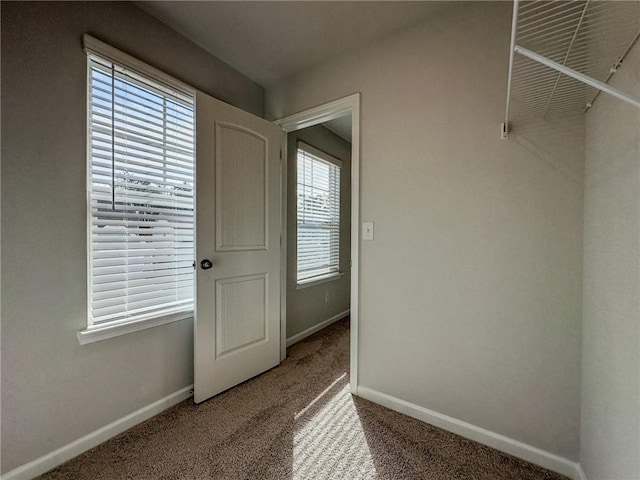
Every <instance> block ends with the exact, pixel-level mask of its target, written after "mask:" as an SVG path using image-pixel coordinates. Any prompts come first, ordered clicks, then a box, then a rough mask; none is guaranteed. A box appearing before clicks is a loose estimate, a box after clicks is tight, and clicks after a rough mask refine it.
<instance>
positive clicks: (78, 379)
mask: <svg viewBox="0 0 640 480" xmlns="http://www.w3.org/2000/svg"><path fill="white" fill-rule="evenodd" d="M86 32H88V33H90V34H92V35H94V36H96V37H98V38H100V39H102V40H104V41H106V42H109V43H111V44H113V45H114V46H115V47H118V48H121V49H123V50H124V51H126V52H128V53H131V54H133V55H135V56H137V57H139V58H140V59H142V60H145V61H147V62H149V63H151V64H152V65H154V66H156V67H158V68H160V69H162V70H165V71H166V72H167V73H170V74H173V75H175V76H177V77H178V78H180V79H182V80H184V81H185V82H187V83H190V84H192V85H194V86H195V87H198V88H200V89H202V90H204V91H205V92H207V93H209V94H211V95H213V96H216V97H218V98H220V99H222V100H225V101H227V102H230V103H233V104H235V105H236V106H239V107H241V108H244V109H246V110H249V111H251V112H253V113H256V114H261V113H262V107H263V90H262V88H261V87H260V86H258V85H256V84H255V83H253V82H251V81H250V80H248V79H247V78H245V77H243V76H242V75H240V74H239V73H238V72H236V71H234V70H232V69H231V68H230V67H228V66H227V65H225V64H223V63H222V62H220V61H219V60H217V59H215V58H213V57H211V56H210V55H209V54H207V53H206V52H204V51H203V50H202V49H200V48H198V47H196V46H195V45H193V44H192V43H190V42H188V41H187V40H185V39H184V38H183V37H181V36H179V35H178V34H176V33H175V32H173V31H172V30H170V29H168V28H167V27H165V26H163V25H162V24H161V23H159V22H158V21H157V20H155V19H153V18H152V17H150V16H148V15H147V14H146V13H144V12H142V11H141V10H140V9H138V8H137V7H135V6H133V5H132V4H130V3H125V2H122V3H120V2H118V3H103V2H87V3H75V2H74V3H66V4H65V3H37V2H33V3H32V2H5V3H3V4H2V432H1V434H2V472H6V471H8V470H11V469H13V468H15V467H17V466H19V465H22V464H24V463H26V462H29V461H31V460H34V459H35V458H37V457H39V456H41V455H44V454H46V453H49V452H51V451H52V450H54V449H57V448H59V447H61V446H63V445H65V444H67V443H69V442H71V441H73V440H76V439H77V438H79V437H81V436H83V435H85V434H87V433H89V432H91V431H93V430H96V429H97V428H100V427H102V426H104V425H106V424H108V423H110V422H112V421H114V420H116V419H119V418H121V417H123V416H124V415H127V414H129V413H131V412H132V411H135V410H137V409H139V408H141V407H143V406H146V405H148V404H150V403H152V402H153V401H155V400H158V399H159V398H162V397H164V396H166V395H168V394H170V393H173V392H175V391H177V390H179V389H180V388H183V387H185V386H187V385H189V384H190V383H192V379H193V340H192V336H193V327H192V322H191V321H190V320H188V321H183V322H178V323H172V324H170V325H165V326H162V327H156V328H153V329H149V330H144V331H142V332H138V333H134V334H130V335H125V336H121V337H117V338H113V339H109V340H105V341H102V342H98V343H93V344H89V345H83V346H81V345H79V343H78V340H77V337H76V334H77V332H78V331H79V330H81V329H83V328H84V327H85V326H86V308H87V296H86V207H85V206H86V201H85V198H86V193H85V183H86V177H85V175H86V167H85V164H86V140H85V136H86V93H85V92H86V85H85V84H86V56H85V54H84V52H83V51H82V45H81V36H82V34H83V33H86Z"/></svg>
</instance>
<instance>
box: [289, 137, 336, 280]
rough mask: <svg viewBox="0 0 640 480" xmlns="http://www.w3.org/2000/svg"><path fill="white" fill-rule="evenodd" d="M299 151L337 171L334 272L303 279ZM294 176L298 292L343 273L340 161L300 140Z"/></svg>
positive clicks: (297, 145)
mask: <svg viewBox="0 0 640 480" xmlns="http://www.w3.org/2000/svg"><path fill="white" fill-rule="evenodd" d="M300 150H302V151H303V152H306V153H307V154H309V155H310V156H311V157H316V158H317V159H319V161H321V162H324V163H328V164H331V165H333V166H334V167H336V168H337V171H338V176H339V177H338V181H337V185H336V188H337V214H338V220H337V222H336V225H337V230H338V236H337V246H336V248H337V252H338V254H337V262H336V270H335V271H330V272H327V273H324V274H320V275H315V276H311V277H305V278H303V279H300V278H299V273H300V272H299V269H298V255H299V251H300V249H299V241H298V238H299V226H300V224H299V222H298V218H299V217H298V187H299V182H298V173H299V172H298V170H299V160H298V156H299V152H300ZM311 160H312V161H318V160H315V159H313V158H312V159H311ZM295 165H296V174H295V179H296V180H295V182H296V183H295V185H296V189H295V192H296V237H295V238H296V270H295V273H296V276H295V278H296V282H295V284H296V290H300V289H303V288H309V287H313V286H315V285H319V284H323V283H327V282H331V281H334V280H338V279H340V278H341V277H342V276H343V275H344V272H343V271H341V270H340V257H341V255H340V241H341V239H342V228H341V222H342V211H341V208H340V206H341V205H340V203H341V186H342V161H341V160H339V159H338V158H336V157H334V156H332V155H329V154H328V153H326V152H324V151H322V150H320V149H318V148H316V147H314V146H312V145H309V144H308V143H306V142H304V141H302V140H298V141H297V142H296V163H295Z"/></svg>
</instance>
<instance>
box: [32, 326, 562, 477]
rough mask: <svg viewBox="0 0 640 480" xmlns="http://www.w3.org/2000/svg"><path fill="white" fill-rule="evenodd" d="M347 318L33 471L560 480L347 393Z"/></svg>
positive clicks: (102, 474)
mask: <svg viewBox="0 0 640 480" xmlns="http://www.w3.org/2000/svg"><path fill="white" fill-rule="evenodd" d="M348 372H349V324H348V320H342V321H339V322H337V323H335V324H333V325H331V326H330V327H328V328H326V329H324V330H322V331H320V332H318V333H316V334H315V335H313V336H311V337H309V338H308V339H306V340H304V341H302V342H299V343H297V344H296V345H293V346H292V347H290V348H289V349H288V352H287V358H286V360H285V361H284V362H283V363H282V364H281V365H280V366H278V367H276V368H274V369H272V370H270V371H268V372H266V373H264V374H262V375H260V376H258V377H256V378H254V379H252V380H249V381H247V382H245V383H243V384H241V385H239V386H237V387H235V388H233V389H231V390H228V391H227V392H225V393H223V394H221V395H218V396H217V397H215V398H213V399H211V400H208V401H206V402H203V403H202V404H200V405H196V404H194V403H193V401H192V400H187V401H184V402H182V403H180V404H178V405H176V406H175V407H173V408H171V409H169V410H167V411H165V412H163V413H162V414H160V415H158V416H156V417H154V418H152V419H150V420H148V421H146V422H144V423H142V424H140V425H138V426H136V427H134V428H132V429H130V430H128V431H126V432H124V433H122V434H120V435H118V436H116V437H114V438H112V439H111V440H109V441H107V442H105V443H103V444H102V445H99V446H98V447H96V448H94V449H92V450H90V451H88V452H86V453H84V454H82V455H80V456H79V457H76V458H75V459H73V460H70V461H69V462H67V463H65V464H63V465H62V466H60V467H58V468H56V469H54V470H52V471H50V472H48V473H46V474H45V475H43V476H42V477H40V478H42V479H51V480H53V479H66V480H68V479H92V480H93V479H124V478H126V479H150V480H151V479H194V480H195V479H267V480H271V479H273V480H276V479H277V480H285V479H300V480H302V479H304V480H306V479H313V480H316V479H317V480H320V479H388V480H403V479H406V480H409V479H429V480H445V479H446V480H453V479H455V480H467V479H468V480H471V479H474V480H485V479H486V480H503V479H504V480H506V479H517V480H567V479H566V477H563V476H561V475H558V474H555V473H552V472H549V471H546V470H544V469H542V468H539V467H536V466H534V465H531V464H529V463H526V462H524V461H522V460H519V459H516V458H514V457H511V456H509V455H506V454H503V453H500V452H498V451H496V450H493V449H491V448H488V447H485V446H483V445H480V444H479V443H476V442H473V441H470V440H467V439H465V438H462V437H460V436H457V435H455V434H452V433H449V432H446V431H444V430H441V429H438V428H435V427H432V426H430V425H427V424H425V423H422V422H420V421H418V420H415V419H412V418H410V417H407V416H404V415H401V414H399V413H396V412H393V411H391V410H388V409H386V408H384V407H381V406H379V405H376V404H373V403H371V402H368V401H366V400H363V399H360V398H356V397H353V396H351V394H350V393H349V373H348Z"/></svg>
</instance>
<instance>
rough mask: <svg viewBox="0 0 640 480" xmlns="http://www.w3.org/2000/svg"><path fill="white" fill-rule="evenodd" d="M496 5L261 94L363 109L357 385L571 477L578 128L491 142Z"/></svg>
mask: <svg viewBox="0 0 640 480" xmlns="http://www.w3.org/2000/svg"><path fill="white" fill-rule="evenodd" d="M510 26H511V4H510V3H508V2H468V3H466V4H465V5H463V6H462V7H459V8H452V9H450V10H447V11H445V12H443V13H441V14H440V15H439V16H437V17H434V18H433V19H432V21H430V22H428V23H426V24H424V25H423V26H420V27H417V28H415V29H412V30H410V31H406V32H402V33H400V34H398V35H396V36H394V37H391V38H389V39H387V40H386V41H384V42H382V43H380V44H376V45H374V46H371V47H370V48H368V49H365V50H362V51H359V52H357V53H356V54H352V55H348V56H346V57H342V58H340V59H336V60H334V61H332V62H329V63H327V64H325V65H323V66H320V67H318V68H315V69H313V70H310V71H308V72H304V73H302V74H300V75H298V76H294V77H292V78H289V79H286V80H285V81H283V82H281V83H279V84H277V85H275V86H274V87H273V88H269V89H267V96H266V99H267V100H266V113H267V116H268V117H270V118H279V117H282V116H284V115H287V114H291V113H293V112H296V111H301V110H304V109H306V108H310V107H313V106H316V105H319V104H322V103H325V102H328V101H331V100H334V99H336V98H340V97H344V96H346V95H349V94H352V93H354V92H358V91H359V92H361V101H362V103H361V105H362V108H361V199H360V201H361V218H362V221H373V222H375V233H376V239H375V240H374V241H368V242H361V258H360V265H361V273H360V275H361V277H360V278H361V283H360V288H361V292H360V301H361V304H360V316H361V317H360V337H359V342H360V351H359V371H360V384H361V385H362V386H366V387H369V388H372V389H374V390H377V391H380V392H384V393H387V394H390V395H393V396H395V397H398V398H400V399H403V400H406V401H409V402H412V403H415V404H418V405H421V406H424V407H427V408H430V409H432V410H435V411H438V412H441V413H443V414H446V415H449V416H452V417H455V418H457V419H460V420H463V421H465V422H469V423H471V424H474V425H477V426H480V427H483V428H485V429H488V430H491V431H493V432H497V433H500V434H503V435H506V436H508V437H511V438H514V439H517V440H520V441H522V442H525V443H527V444H529V445H533V446H536V447H539V448H542V449H544V450H547V451H549V452H553V453H555V454H558V455H560V456H563V457H566V458H569V459H572V460H577V459H578V447H579V414H580V337H581V328H580V324H581V310H582V195H583V188H582V175H583V170H582V168H583V161H584V137H583V129H582V124H581V123H580V122H577V123H576V124H575V125H569V127H570V128H571V130H568V131H567V132H565V134H563V135H560V130H562V129H563V127H562V126H560V125H545V124H543V125H541V126H540V128H534V129H530V131H529V132H521V134H514V135H512V136H511V138H510V140H509V141H503V140H500V138H499V128H500V123H501V122H502V121H504V120H503V119H504V106H505V95H506V80H507V63H508V56H509V52H508V46H509V36H510Z"/></svg>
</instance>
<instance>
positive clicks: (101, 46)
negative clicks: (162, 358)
mask: <svg viewBox="0 0 640 480" xmlns="http://www.w3.org/2000/svg"><path fill="white" fill-rule="evenodd" d="M83 44H84V50H85V53H86V55H87V59H86V62H87V63H86V65H87V71H86V97H85V106H86V108H87V112H86V129H85V141H86V154H85V166H86V168H87V171H86V180H85V188H86V202H87V223H86V227H85V228H86V235H87V243H86V245H87V290H86V291H87V308H86V312H87V317H86V322H85V325H86V328H84V329H83V330H81V331H79V332H78V341H79V342H80V344H86V343H92V342H96V341H100V340H105V339H108V338H112V337H116V336H120V335H125V334H129V333H133V332H137V331H140V330H144V329H147V328H151V327H155V326H159V325H165V324H168V323H172V322H176V321H180V320H186V319H193V315H194V308H195V305H190V306H188V307H187V308H185V309H184V310H179V311H176V312H172V313H165V314H163V313H161V312H158V313H160V314H159V315H158V314H149V315H142V314H139V315H137V316H135V317H133V318H125V319H119V320H116V321H113V322H103V323H97V324H93V322H92V318H91V313H90V312H91V307H92V297H91V284H92V267H91V242H92V239H91V225H92V218H93V217H92V213H91V185H92V178H91V171H92V169H91V158H92V156H91V155H92V153H91V140H90V136H91V131H92V130H91V116H90V114H89V109H90V108H91V99H92V95H91V85H92V83H91V82H92V77H91V62H92V59H94V60H95V59H101V60H102V61H103V62H104V61H106V62H110V63H113V64H115V65H117V66H118V68H119V69H120V70H124V71H126V73H127V75H129V76H131V77H132V78H133V80H134V81H135V80H136V79H140V80H142V81H143V82H144V81H147V82H148V81H151V82H154V83H155V84H156V85H157V86H158V87H159V89H160V90H161V91H163V92H165V93H166V94H167V95H173V96H176V97H189V98H190V99H191V100H192V102H193V142H194V163H193V174H194V180H195V174H196V172H195V169H196V159H195V135H196V118H195V111H196V110H195V109H196V105H195V104H196V90H195V89H194V88H193V87H191V86H189V85H187V84H185V83H183V82H181V81H180V80H177V79H175V78H173V77H171V76H169V75H167V74H165V73H164V72H162V71H160V70H158V69H156V68H155V67H152V66H150V65H148V64H146V63H144V62H142V61H140V60H138V59H136V58H134V57H132V56H130V55H128V54H126V53H124V52H122V51H120V50H117V49H115V48H113V47H111V46H110V45H108V44H106V43H104V42H102V41H100V40H98V39H96V38H94V37H92V36H90V35H88V34H85V35H83ZM195 204H196V191H195V181H194V184H193V216H194V222H193V245H194V258H195V241H196V233H195V228H196V225H195V211H196V205H195ZM195 285H196V284H195V270H194V279H193V288H194V303H195Z"/></svg>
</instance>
